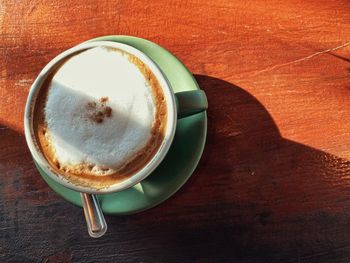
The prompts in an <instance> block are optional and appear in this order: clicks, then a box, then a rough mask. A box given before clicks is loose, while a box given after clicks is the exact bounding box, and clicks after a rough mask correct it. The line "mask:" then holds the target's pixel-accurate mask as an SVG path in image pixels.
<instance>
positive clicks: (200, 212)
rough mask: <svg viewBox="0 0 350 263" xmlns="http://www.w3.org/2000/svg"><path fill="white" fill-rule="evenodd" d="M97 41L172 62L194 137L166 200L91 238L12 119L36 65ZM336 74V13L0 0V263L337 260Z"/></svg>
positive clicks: (341, 148) (343, 151)
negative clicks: (126, 40) (194, 108)
mask: <svg viewBox="0 0 350 263" xmlns="http://www.w3.org/2000/svg"><path fill="white" fill-rule="evenodd" d="M109 34H125V35H134V36H138V37H143V38H147V39H149V40H151V41H154V42H156V43H158V44H160V45H162V46H164V47H165V48H167V49H168V50H169V51H171V52H172V53H174V54H175V55H176V56H177V57H178V58H180V59H181V60H182V61H183V62H184V63H185V65H186V66H187V67H188V68H189V69H190V70H191V71H192V72H193V74H194V75H195V78H196V79H197V81H198V83H199V85H200V86H201V88H203V89H204V90H205V91H206V93H207V95H208V100H209V111H208V116H209V121H208V139H207V146H206V149H205V152H204V155H203V158H202V160H201V162H200V165H199V167H198V168H197V170H196V171H195V173H194V175H193V177H192V178H191V179H190V180H189V182H188V183H187V184H186V185H185V186H184V187H183V188H182V189H181V190H180V191H179V192H178V193H177V194H176V195H175V196H174V197H172V198H171V199H169V200H168V201H166V202H165V203H164V204H162V205H161V206H159V207H157V208H154V209H152V210H149V211H147V212H144V213H140V214H137V215H133V216H122V217H107V220H108V223H109V230H108V233H107V235H106V236H105V237H103V238H101V239H98V240H93V239H91V238H89V237H88V235H87V232H86V229H85V225H84V217H83V213H82V211H81V209H78V208H76V207H74V206H73V205H71V204H69V203H67V202H66V201H64V200H62V199H61V198H60V197H59V196H57V195H56V194H55V193H54V192H53V191H52V190H51V189H50V188H49V187H48V186H47V185H46V184H45V183H44V182H43V180H42V179H41V177H40V176H39V174H38V172H37V171H36V169H35V167H34V164H33V162H32V159H31V156H30V154H29V151H28V149H27V146H26V142H25V139H24V136H23V111H24V105H25V101H26V97H27V94H28V91H29V87H30V85H31V83H32V82H33V80H34V79H35V77H36V75H37V74H38V72H39V71H40V69H41V68H42V67H43V66H44V65H45V64H46V63H47V62H48V61H49V60H50V59H51V58H53V57H54V56H55V55H57V54H58V53H60V52H62V51H63V50H65V49H67V48H69V47H72V46H73V45H76V44H78V43H80V42H83V41H85V40H87V39H90V38H93V37H97V36H102V35H109ZM349 61H350V2H349V1H347V0H334V1H326V0H318V1H316V0H310V1H303V0H288V1H276V0H272V1H258V0H256V1H223V0H216V1H194V0H191V1H166V2H165V1H164V2H162V1H152V2H148V1H147V2H141V1H139V2H136V1H124V0H122V1H107V0H101V1H91V0H88V1H85V0H76V1H71V0H62V1H58V0H54V1H37V0H31V1H29V0H23V1H11V0H3V1H0V98H1V103H0V261H1V262H40V261H43V262H70V261H73V262H77V261H82V262H98V261H104V262H350V234H349V233H350V223H349V222H350V136H349V135H350V122H349V120H350V103H349V99H350V76H349V74H350V64H349Z"/></svg>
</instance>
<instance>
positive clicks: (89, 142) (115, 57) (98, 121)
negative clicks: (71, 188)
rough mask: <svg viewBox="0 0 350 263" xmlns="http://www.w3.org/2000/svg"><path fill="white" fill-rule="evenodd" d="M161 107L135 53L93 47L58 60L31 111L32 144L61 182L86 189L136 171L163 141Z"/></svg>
mask: <svg viewBox="0 0 350 263" xmlns="http://www.w3.org/2000/svg"><path fill="white" fill-rule="evenodd" d="M166 123H167V106H166V101H165V97H164V94H163V90H162V87H161V86H160V84H159V82H158V80H157V78H156V76H155V75H154V74H153V72H152V71H151V70H150V69H149V67H148V66H147V65H146V64H144V63H143V62H142V61H141V60H140V59H139V58H137V57H136V56H134V55H132V54H130V53H127V52H125V51H122V50H120V49H116V48H110V47H94V48H91V49H88V50H86V51H82V52H80V53H78V54H75V55H73V56H71V57H69V58H67V60H66V61H65V62H63V63H62V64H61V65H60V66H59V67H58V68H57V69H56V70H55V71H54V72H53V73H52V74H51V75H50V76H49V77H48V78H47V79H46V81H45V82H44V84H43V85H42V87H41V89H40V92H39V96H38V99H37V101H36V104H35V108H34V123H33V124H34V133H35V137H36V141H37V144H38V147H39V148H40V150H41V152H42V153H43V155H44V156H45V158H46V159H47V161H48V162H49V163H50V165H51V166H52V168H53V169H54V170H55V171H56V172H57V173H59V174H60V175H61V176H63V177H64V178H66V179H67V180H68V181H70V182H72V183H74V184H76V185H81V186H87V187H90V188H93V189H102V188H106V187H108V186H111V185H113V184H115V183H118V182H121V181H123V180H125V179H127V178H129V177H131V176H132V175H134V174H135V173H136V172H137V171H139V170H140V169H142V168H143V167H144V166H145V165H146V164H147V163H148V162H149V161H150V160H151V159H152V157H153V156H154V155H155V154H156V152H157V150H158V149H159V147H160V145H161V144H162V142H163V139H164V134H165V130H166Z"/></svg>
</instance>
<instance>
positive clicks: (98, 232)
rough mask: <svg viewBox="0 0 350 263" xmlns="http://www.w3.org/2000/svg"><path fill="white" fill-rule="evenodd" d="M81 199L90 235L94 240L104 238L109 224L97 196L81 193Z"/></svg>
mask: <svg viewBox="0 0 350 263" xmlns="http://www.w3.org/2000/svg"><path fill="white" fill-rule="evenodd" d="M80 197H81V202H82V204H83V208H84V214H85V219H86V224H87V228H88V232H89V235H90V236H91V237H94V238H98V237H102V236H103V235H104V234H105V233H106V231H107V224H106V220H105V218H104V216H103V213H102V210H101V207H100V204H99V202H98V200H97V198H96V196H95V195H93V194H87V193H80Z"/></svg>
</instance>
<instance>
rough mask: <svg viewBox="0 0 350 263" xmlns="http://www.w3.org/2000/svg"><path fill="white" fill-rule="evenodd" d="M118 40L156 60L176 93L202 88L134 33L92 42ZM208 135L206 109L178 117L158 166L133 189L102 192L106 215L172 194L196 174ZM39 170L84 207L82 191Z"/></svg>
mask: <svg viewBox="0 0 350 263" xmlns="http://www.w3.org/2000/svg"><path fill="white" fill-rule="evenodd" d="M101 40H104V41H115V42H121V43H125V44H128V45H130V46H133V47H135V48H137V49H139V50H141V51H142V52H144V53H145V54H147V55H148V56H149V57H150V58H151V59H153V60H154V61H155V62H156V63H157V64H158V65H159V67H160V68H161V69H162V70H163V72H164V73H165V74H166V76H167V78H168V80H169V82H170V84H171V86H172V88H173V90H174V92H175V93H176V92H180V91H187V90H195V89H199V87H198V84H197V82H196V80H195V79H194V78H193V76H192V74H191V73H190V72H189V71H188V70H187V68H186V67H185V66H184V65H183V64H182V63H181V62H180V61H179V60H178V59H177V58H176V57H175V56H173V55H172V54H171V53H169V52H168V51H167V50H165V49H164V48H162V47H160V46H158V45H157V44H155V43H153V42H150V41H148V40H145V39H141V38H136V37H130V36H105V37H100V38H96V39H93V40H91V41H101ZM206 134H207V115H206V113H205V112H202V113H198V114H195V115H192V116H190V117H186V118H183V119H181V120H178V124H177V129H176V133H175V138H174V141H173V144H172V146H171V148H170V150H169V152H168V154H167V156H166V157H165V159H164V160H163V162H162V163H161V164H160V165H159V166H158V167H157V169H156V170H155V171H154V172H153V173H152V174H151V175H149V176H148V177H147V178H146V179H145V180H143V181H142V182H141V183H139V184H137V185H135V186H134V187H132V188H129V189H126V190H124V191H121V192H118V193H112V194H105V195H99V196H98V199H99V201H100V204H101V207H102V210H103V211H104V212H105V213H106V214H116V215H117V214H132V213H137V212H140V211H143V210H146V209H149V208H151V207H154V206H156V205H158V204H160V203H162V202H163V201H165V200H166V199H168V198H169V197H170V196H172V195H173V194H174V193H175V192H176V191H177V190H178V189H179V188H180V187H181V186H182V185H184V183H185V182H186V181H187V180H188V178H189V177H190V176H191V175H192V173H193V171H194V169H195V168H196V166H197V164H198V162H199V159H200V158H201V155H202V153H203V149H204V145H205V139H206ZM38 169H39V172H40V174H41V176H42V177H43V178H44V180H45V181H46V182H47V183H48V185H49V186H50V187H51V188H52V189H53V190H54V191H55V192H56V193H58V194H59V195H60V196H62V197H63V198H64V199H66V200H67V201H69V202H71V203H73V204H75V205H77V206H81V201H80V194H79V193H78V192H76V191H73V190H70V189H68V188H66V187H64V186H62V185H60V184H58V183H56V182H55V181H53V180H52V179H51V178H49V177H48V176H47V175H46V174H45V173H44V172H43V171H42V170H41V169H40V168H38Z"/></svg>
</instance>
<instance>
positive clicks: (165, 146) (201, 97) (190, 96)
mask: <svg viewBox="0 0 350 263" xmlns="http://www.w3.org/2000/svg"><path fill="white" fill-rule="evenodd" d="M97 46H107V47H114V48H119V49H122V50H124V51H126V52H129V53H131V54H132V55H134V56H137V57H138V58H139V59H141V60H142V61H143V63H145V64H146V65H147V66H148V67H149V68H150V70H151V71H152V72H153V73H154V75H155V76H156V77H157V79H158V81H159V82H160V84H161V86H162V88H163V92H164V95H165V99H166V102H167V113H168V119H167V129H166V132H165V138H164V141H163V142H162V145H161V147H160V148H159V150H158V151H157V153H156V154H155V155H154V157H153V158H152V159H151V160H150V161H149V162H148V163H147V164H146V165H145V166H144V167H143V168H142V169H141V170H139V171H138V172H136V173H135V174H134V175H132V176H130V177H129V178H128V179H126V180H125V181H122V182H120V183H116V184H114V185H111V186H109V187H108V188H104V189H98V190H96V189H93V188H89V187H87V186H82V185H76V184H74V183H72V182H70V181H68V180H67V179H66V178H65V177H62V176H61V175H60V174H58V173H57V172H56V171H55V170H54V169H53V168H52V167H51V166H50V164H49V162H48V161H47V160H46V159H45V157H44V155H43V154H42V153H41V152H40V150H39V147H38V144H37V142H36V140H35V136H34V130H33V114H34V107H35V103H36V99H37V97H38V94H39V92H40V89H41V86H42V84H43V83H44V81H45V79H46V78H47V77H48V76H49V74H50V73H51V72H52V71H53V70H54V69H55V68H57V66H59V65H60V64H61V63H63V62H64V61H65V60H66V59H67V57H69V56H71V55H74V54H75V53H77V52H81V51H83V50H87V49H89V48H93V47H97ZM207 107H208V102H207V98H206V95H205V93H204V92H203V91H202V90H191V91H183V92H178V93H174V92H173V89H172V88H171V86H170V83H169V81H168V79H167V78H166V76H165V74H164V73H163V72H162V70H161V69H160V68H159V67H158V66H157V64H156V63H154V62H153V61H152V59H151V58H149V57H148V56H147V55H146V54H144V53H143V52H141V51H140V50H138V49H136V48H134V47H132V46H129V45H126V44H122V43H116V42H112V41H98V42H87V43H83V44H80V45H78V46H75V47H73V48H71V49H68V50H66V51H64V52H63V53H61V54H60V55H58V56H57V57H55V58H54V59H53V60H52V61H50V62H49V63H48V64H47V65H46V66H45V67H44V68H43V70H42V71H41V72H40V74H39V75H38V77H37V78H36V80H35V81H34V83H33V85H32V87H31V89H30V92H29V95H28V98H27V103H26V107H25V114H24V128H25V137H26V141H27V144H28V147H29V149H30V152H31V154H32V156H33V158H34V160H35V162H36V164H37V166H38V167H39V169H40V170H42V171H43V172H44V173H45V174H46V175H47V176H48V177H50V178H51V179H52V180H54V181H55V182H57V183H59V184H61V185H63V186H65V187H67V188H69V189H72V190H74V191H78V192H84V193H92V194H107V193H114V192H119V191H121V190H124V189H127V188H130V187H132V186H134V185H136V184H137V183H139V182H140V181H142V180H143V179H145V178H146V177H147V176H148V175H149V174H151V173H152V172H153V171H154V170H155V169H156V168H157V167H158V165H159V164H160V163H161V162H162V160H163V159H164V157H165V155H166V154H167V152H168V150H169V148H170V146H171V144H172V142H173V138H174V134H175V129H176V125H177V120H178V118H182V117H185V116H189V115H192V114H195V113H199V112H201V111H204V110H206V109H207Z"/></svg>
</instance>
